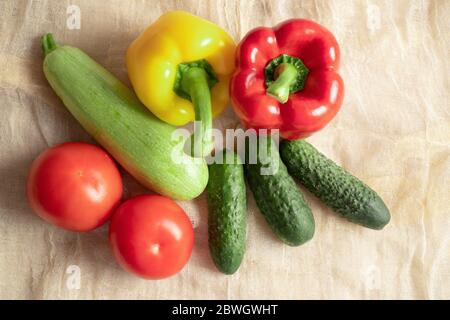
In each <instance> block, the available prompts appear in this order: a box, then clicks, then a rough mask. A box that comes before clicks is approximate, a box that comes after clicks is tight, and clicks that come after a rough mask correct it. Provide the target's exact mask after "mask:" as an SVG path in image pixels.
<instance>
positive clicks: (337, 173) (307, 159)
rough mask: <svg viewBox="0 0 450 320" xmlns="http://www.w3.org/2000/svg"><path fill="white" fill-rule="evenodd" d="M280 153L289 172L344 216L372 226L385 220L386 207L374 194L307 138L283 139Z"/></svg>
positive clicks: (387, 216)
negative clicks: (306, 139) (307, 140)
mask: <svg viewBox="0 0 450 320" xmlns="http://www.w3.org/2000/svg"><path fill="white" fill-rule="evenodd" d="M280 153H281V158H282V159H283V162H284V163H285V164H286V166H287V168H288V170H289V173H290V174H291V175H292V176H294V177H295V178H296V179H298V180H299V181H300V183H301V184H303V185H304V186H305V187H306V188H307V189H308V190H309V191H310V192H311V193H312V194H314V195H315V196H316V197H318V198H319V199H320V200H322V201H323V202H324V203H326V204H327V205H328V206H329V207H331V208H332V209H333V210H334V211H336V212H337V213H339V214H340V215H342V216H343V217H344V218H346V219H348V220H349V221H352V222H355V223H357V224H360V225H362V226H365V227H367V228H371V229H376V230H380V229H382V228H383V227H384V226H385V225H386V224H388V223H389V220H390V219H391V215H390V213H389V209H388V208H387V207H386V205H385V203H384V202H383V200H382V199H381V198H380V197H379V196H378V194H377V193H376V192H375V191H374V190H372V189H371V188H370V187H368V186H367V185H365V184H364V183H363V182H362V181H361V180H359V179H358V178H356V177H355V176H353V175H351V174H350V173H348V172H347V171H345V170H344V169H343V168H341V167H340V166H338V165H337V164H335V163H334V162H333V161H331V160H330V159H328V158H327V157H325V156H324V155H323V154H322V153H320V152H319V151H318V150H317V149H316V148H314V147H313V146H312V145H311V144H309V143H308V142H306V141H304V140H296V141H288V140H284V141H282V143H281V146H280Z"/></svg>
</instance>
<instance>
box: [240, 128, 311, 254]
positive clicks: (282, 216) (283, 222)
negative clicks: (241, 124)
mask: <svg viewBox="0 0 450 320" xmlns="http://www.w3.org/2000/svg"><path fill="white" fill-rule="evenodd" d="M248 141H249V140H247V142H248ZM264 149H265V151H264ZM246 153H247V157H246V161H245V165H244V171H245V176H246V178H247V181H248V184H249V186H250V189H251V190H252V193H253V196H254V198H255V201H256V204H257V206H258V207H259V209H260V211H261V213H262V214H263V215H264V217H265V219H266V221H267V223H268V224H269V226H270V227H271V229H272V230H273V232H274V233H275V234H276V235H277V236H278V237H279V238H280V239H281V240H282V241H284V242H285V243H286V244H288V245H291V246H298V245H301V244H303V243H305V242H307V241H308V240H310V239H312V237H313V235H314V229H315V223H314V217H313V215H312V212H311V209H310V207H309V206H308V204H307V203H306V201H305V198H304V197H303V195H302V194H301V192H300V190H299V189H298V187H297V185H296V183H295V181H294V180H293V179H292V177H291V176H290V175H289V174H288V172H287V169H286V166H285V165H284V164H283V162H282V161H281V159H280V155H279V153H278V150H277V148H276V145H275V143H274V142H273V141H272V139H271V138H267V137H265V136H259V137H258V143H256V144H253V143H250V146H249V145H248V143H247V148H246ZM256 153H257V154H256ZM252 155H256V156H255V158H256V163H252V162H255V161H251V157H252Z"/></svg>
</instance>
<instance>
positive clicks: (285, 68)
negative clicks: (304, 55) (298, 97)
mask: <svg viewBox="0 0 450 320" xmlns="http://www.w3.org/2000/svg"><path fill="white" fill-rule="evenodd" d="M275 72H276V74H277V75H278V77H277V78H276V80H275V81H274V82H272V84H270V86H269V87H268V88H267V94H269V95H270V96H272V97H274V98H275V99H277V100H278V101H280V102H281V103H286V102H287V101H288V99H289V92H290V88H291V85H292V84H294V83H295V82H296V81H297V77H298V71H297V69H296V68H295V67H294V66H293V65H292V64H290V63H282V64H280V65H279V66H278V67H277V69H276V71H275Z"/></svg>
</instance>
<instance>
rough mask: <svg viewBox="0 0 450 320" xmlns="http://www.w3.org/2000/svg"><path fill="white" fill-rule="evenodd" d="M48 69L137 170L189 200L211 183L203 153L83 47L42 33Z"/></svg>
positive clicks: (90, 126) (90, 124)
mask: <svg viewBox="0 0 450 320" xmlns="http://www.w3.org/2000/svg"><path fill="white" fill-rule="evenodd" d="M42 48H43V50H44V54H45V58H44V74H45V76H46V78H47V80H48V82H49V83H50V86H51V87H52V88H53V90H54V91H55V92H56V94H57V95H58V96H59V97H60V98H61V100H62V101H63V103H64V105H65V106H66V107H67V109H68V110H69V111H70V112H71V113H72V115H73V116H74V117H75V118H76V119H77V120H78V121H79V122H80V123H81V125H82V126H83V127H84V129H86V131H87V132H89V133H90V134H91V135H92V136H93V137H94V139H95V140H96V141H97V142H98V143H100V144H101V145H102V146H103V147H104V148H105V149H106V150H107V151H108V152H109V153H110V154H111V155H112V156H113V157H114V158H115V159H116V160H117V161H118V162H119V163H120V164H121V165H122V166H123V167H124V168H125V169H126V170H127V171H128V172H129V173H130V174H131V175H133V176H134V177H135V178H136V179H137V180H138V181H140V182H141V183H142V184H143V185H144V186H145V187H147V188H149V189H151V190H153V191H155V192H157V193H160V194H162V195H165V196H168V197H171V198H174V199H178V200H189V199H193V198H195V197H197V196H198V195H199V194H200V193H202V191H203V190H204V189H205V188H206V184H207V182H208V167H207V165H206V162H205V161H204V160H203V159H194V158H191V157H190V156H188V155H187V154H185V153H184V152H183V150H182V149H183V144H182V143H180V141H175V140H174V139H172V134H173V132H174V130H175V129H176V128H175V127H173V126H171V125H169V124H166V123H164V122H162V121H161V120H159V119H158V118H156V117H155V116H154V115H153V114H151V113H150V112H149V111H148V110H147V108H146V107H145V106H144V105H142V103H141V102H140V101H139V100H138V98H137V97H136V95H135V94H134V93H133V92H132V91H131V90H130V89H129V88H128V87H126V86H125V85H124V84H123V83H122V82H120V81H119V80H118V79H117V78H116V77H114V76H113V75H112V74H111V73H110V72H108V71H107V70H106V69H104V68H103V67H102V66H101V65H99V64H98V63H97V62H95V61H94V60H93V59H91V58H90V57H89V56H88V55H86V54H85V53H84V52H82V51H81V50H79V49H77V48H74V47H69V46H59V45H57V44H56V43H55V42H54V40H53V37H52V35H51V34H47V35H45V36H44V37H43V38H42Z"/></svg>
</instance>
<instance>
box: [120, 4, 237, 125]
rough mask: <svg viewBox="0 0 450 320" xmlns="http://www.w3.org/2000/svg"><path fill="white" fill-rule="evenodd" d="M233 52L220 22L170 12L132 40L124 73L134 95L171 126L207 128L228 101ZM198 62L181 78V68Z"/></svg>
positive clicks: (234, 47) (234, 46)
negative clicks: (197, 123) (195, 122)
mask: <svg viewBox="0 0 450 320" xmlns="http://www.w3.org/2000/svg"><path fill="white" fill-rule="evenodd" d="M235 50H236V44H235V42H234V41H233V39H232V38H231V37H230V36H229V35H228V34H227V33H226V32H225V31H224V30H222V29H221V28H220V27H219V26H217V25H215V24H213V23H211V22H209V21H207V20H204V19H202V18H199V17H197V16H194V15H192V14H189V13H187V12H183V11H172V12H168V13H166V14H164V15H162V16H161V17H160V18H159V19H158V20H156V21H155V22H154V23H153V24H151V25H150V26H149V27H148V28H147V29H146V30H145V31H144V32H142V34H141V35H139V37H138V38H137V39H136V40H134V42H133V43H131V45H130V46H129V48H128V51H127V57H126V63H127V68H128V75H129V77H130V80H131V83H132V85H133V87H134V90H135V91H136V94H137V96H138V97H139V99H140V100H141V101H142V102H143V104H144V105H146V106H147V108H148V109H150V111H152V112H153V113H154V114H155V115H156V116H157V117H158V118H160V119H161V120H163V121H165V122H168V123H170V124H172V125H175V126H180V125H184V124H186V123H188V122H190V121H193V120H199V121H202V122H203V123H202V126H204V129H206V128H207V127H211V123H210V122H211V121H212V120H211V117H212V116H216V115H218V114H219V113H220V112H222V111H223V110H224V108H225V107H226V106H227V104H228V102H229V81H230V78H231V76H232V74H233V72H234V69H235V60H234V54H235ZM199 61H200V68H199V69H197V70H196V71H197V73H195V74H194V73H192V74H189V76H188V75H186V76H184V78H185V79H184V80H185V81H184V80H183V79H182V78H183V75H181V76H180V70H181V69H180V66H181V68H183V66H186V65H188V67H191V66H193V64H190V63H192V62H194V65H196V64H195V63H196V62H199ZM205 61H206V66H205ZM182 70H184V69H182ZM205 71H206V72H205ZM191 101H192V102H191Z"/></svg>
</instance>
